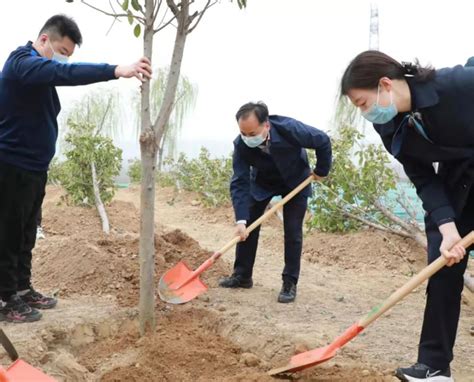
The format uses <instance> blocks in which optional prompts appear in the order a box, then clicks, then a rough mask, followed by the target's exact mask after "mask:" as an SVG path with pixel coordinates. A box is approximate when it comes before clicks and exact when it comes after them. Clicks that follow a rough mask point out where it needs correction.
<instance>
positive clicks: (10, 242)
mask: <svg viewBox="0 0 474 382" xmlns="http://www.w3.org/2000/svg"><path fill="white" fill-rule="evenodd" d="M46 177H47V175H46V172H32V171H26V170H22V169H20V168H18V167H14V166H11V165H8V164H5V163H2V162H0V298H2V299H3V300H7V299H8V298H9V297H10V296H11V295H13V294H15V293H16V292H17V291H19V290H24V289H28V288H29V287H30V285H31V284H30V281H31V251H32V249H33V248H34V246H35V241H36V218H37V215H38V211H39V209H40V208H41V203H42V201H43V197H44V193H45V186H46Z"/></svg>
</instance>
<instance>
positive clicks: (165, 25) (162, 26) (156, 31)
mask: <svg viewBox="0 0 474 382" xmlns="http://www.w3.org/2000/svg"><path fill="white" fill-rule="evenodd" d="M174 20H176V16H173V17H172V18H171V19H169V20H168V21H167V22H166V23H164V24H162V25H161V26H160V27H159V28H156V29H153V34H155V33H158V32H159V31H160V30H162V29H165V28H166V27H167V26H168V25H170V24H171V23H172V22H173V21H174Z"/></svg>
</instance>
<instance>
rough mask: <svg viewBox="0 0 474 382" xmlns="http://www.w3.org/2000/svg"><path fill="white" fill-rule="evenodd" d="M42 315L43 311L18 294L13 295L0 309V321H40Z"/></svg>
mask: <svg viewBox="0 0 474 382" xmlns="http://www.w3.org/2000/svg"><path fill="white" fill-rule="evenodd" d="M41 316H42V314H41V312H39V311H38V310H36V309H35V308H32V307H30V306H29V305H28V304H26V303H25V302H24V301H23V300H22V299H21V298H20V296H18V295H17V294H14V295H12V296H11V297H10V299H9V300H8V301H7V303H6V305H5V306H4V307H3V308H2V309H0V321H7V322H14V323H24V322H33V321H38V320H39V319H40V318H41Z"/></svg>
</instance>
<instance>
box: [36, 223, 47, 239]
mask: <svg viewBox="0 0 474 382" xmlns="http://www.w3.org/2000/svg"><path fill="white" fill-rule="evenodd" d="M40 239H46V236H45V235H44V231H43V228H42V227H41V226H38V227H36V240H40Z"/></svg>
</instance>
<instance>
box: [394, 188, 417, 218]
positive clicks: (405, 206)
mask: <svg viewBox="0 0 474 382" xmlns="http://www.w3.org/2000/svg"><path fill="white" fill-rule="evenodd" d="M397 203H398V204H400V206H402V208H403V209H404V210H405V212H406V213H407V214H408V216H410V219H411V221H410V222H411V224H417V221H416V213H415V211H414V210H413V209H412V208H410V207H411V206H409V205H408V203H406V199H405V200H403V199H402V198H401V196H400V195H398V196H397Z"/></svg>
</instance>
